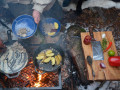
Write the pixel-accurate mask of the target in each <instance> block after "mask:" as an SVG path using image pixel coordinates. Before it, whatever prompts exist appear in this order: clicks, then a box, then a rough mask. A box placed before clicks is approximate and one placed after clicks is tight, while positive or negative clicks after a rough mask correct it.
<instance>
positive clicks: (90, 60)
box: [87, 56, 95, 77]
mask: <svg viewBox="0 0 120 90" xmlns="http://www.w3.org/2000/svg"><path fill="white" fill-rule="evenodd" d="M87 62H88V64H89V65H90V67H91V69H92V75H93V77H95V72H94V70H93V67H92V58H91V56H87Z"/></svg>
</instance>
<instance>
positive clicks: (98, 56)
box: [89, 27, 104, 60]
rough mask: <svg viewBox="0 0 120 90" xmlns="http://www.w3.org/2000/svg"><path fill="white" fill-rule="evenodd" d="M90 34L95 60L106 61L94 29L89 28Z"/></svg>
mask: <svg viewBox="0 0 120 90" xmlns="http://www.w3.org/2000/svg"><path fill="white" fill-rule="evenodd" d="M89 33H90V36H91V38H92V40H91V44H92V51H93V60H104V56H103V51H102V46H101V43H100V41H96V40H95V38H94V35H93V27H90V28H89Z"/></svg>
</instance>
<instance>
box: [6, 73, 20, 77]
mask: <svg viewBox="0 0 120 90" xmlns="http://www.w3.org/2000/svg"><path fill="white" fill-rule="evenodd" d="M19 74H20V72H17V74H16V75H14V76H10V75H9V74H5V75H6V76H7V77H8V78H16V77H18V76H19Z"/></svg>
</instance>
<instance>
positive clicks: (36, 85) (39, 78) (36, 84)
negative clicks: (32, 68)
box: [34, 74, 42, 87]
mask: <svg viewBox="0 0 120 90" xmlns="http://www.w3.org/2000/svg"><path fill="white" fill-rule="evenodd" d="M41 77H42V75H40V74H38V82H36V83H35V84H34V86H35V87H40V86H41V84H40V80H41Z"/></svg>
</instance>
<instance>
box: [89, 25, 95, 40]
mask: <svg viewBox="0 0 120 90" xmlns="http://www.w3.org/2000/svg"><path fill="white" fill-rule="evenodd" d="M89 33H90V36H91V38H92V40H94V35H93V26H91V27H89Z"/></svg>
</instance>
